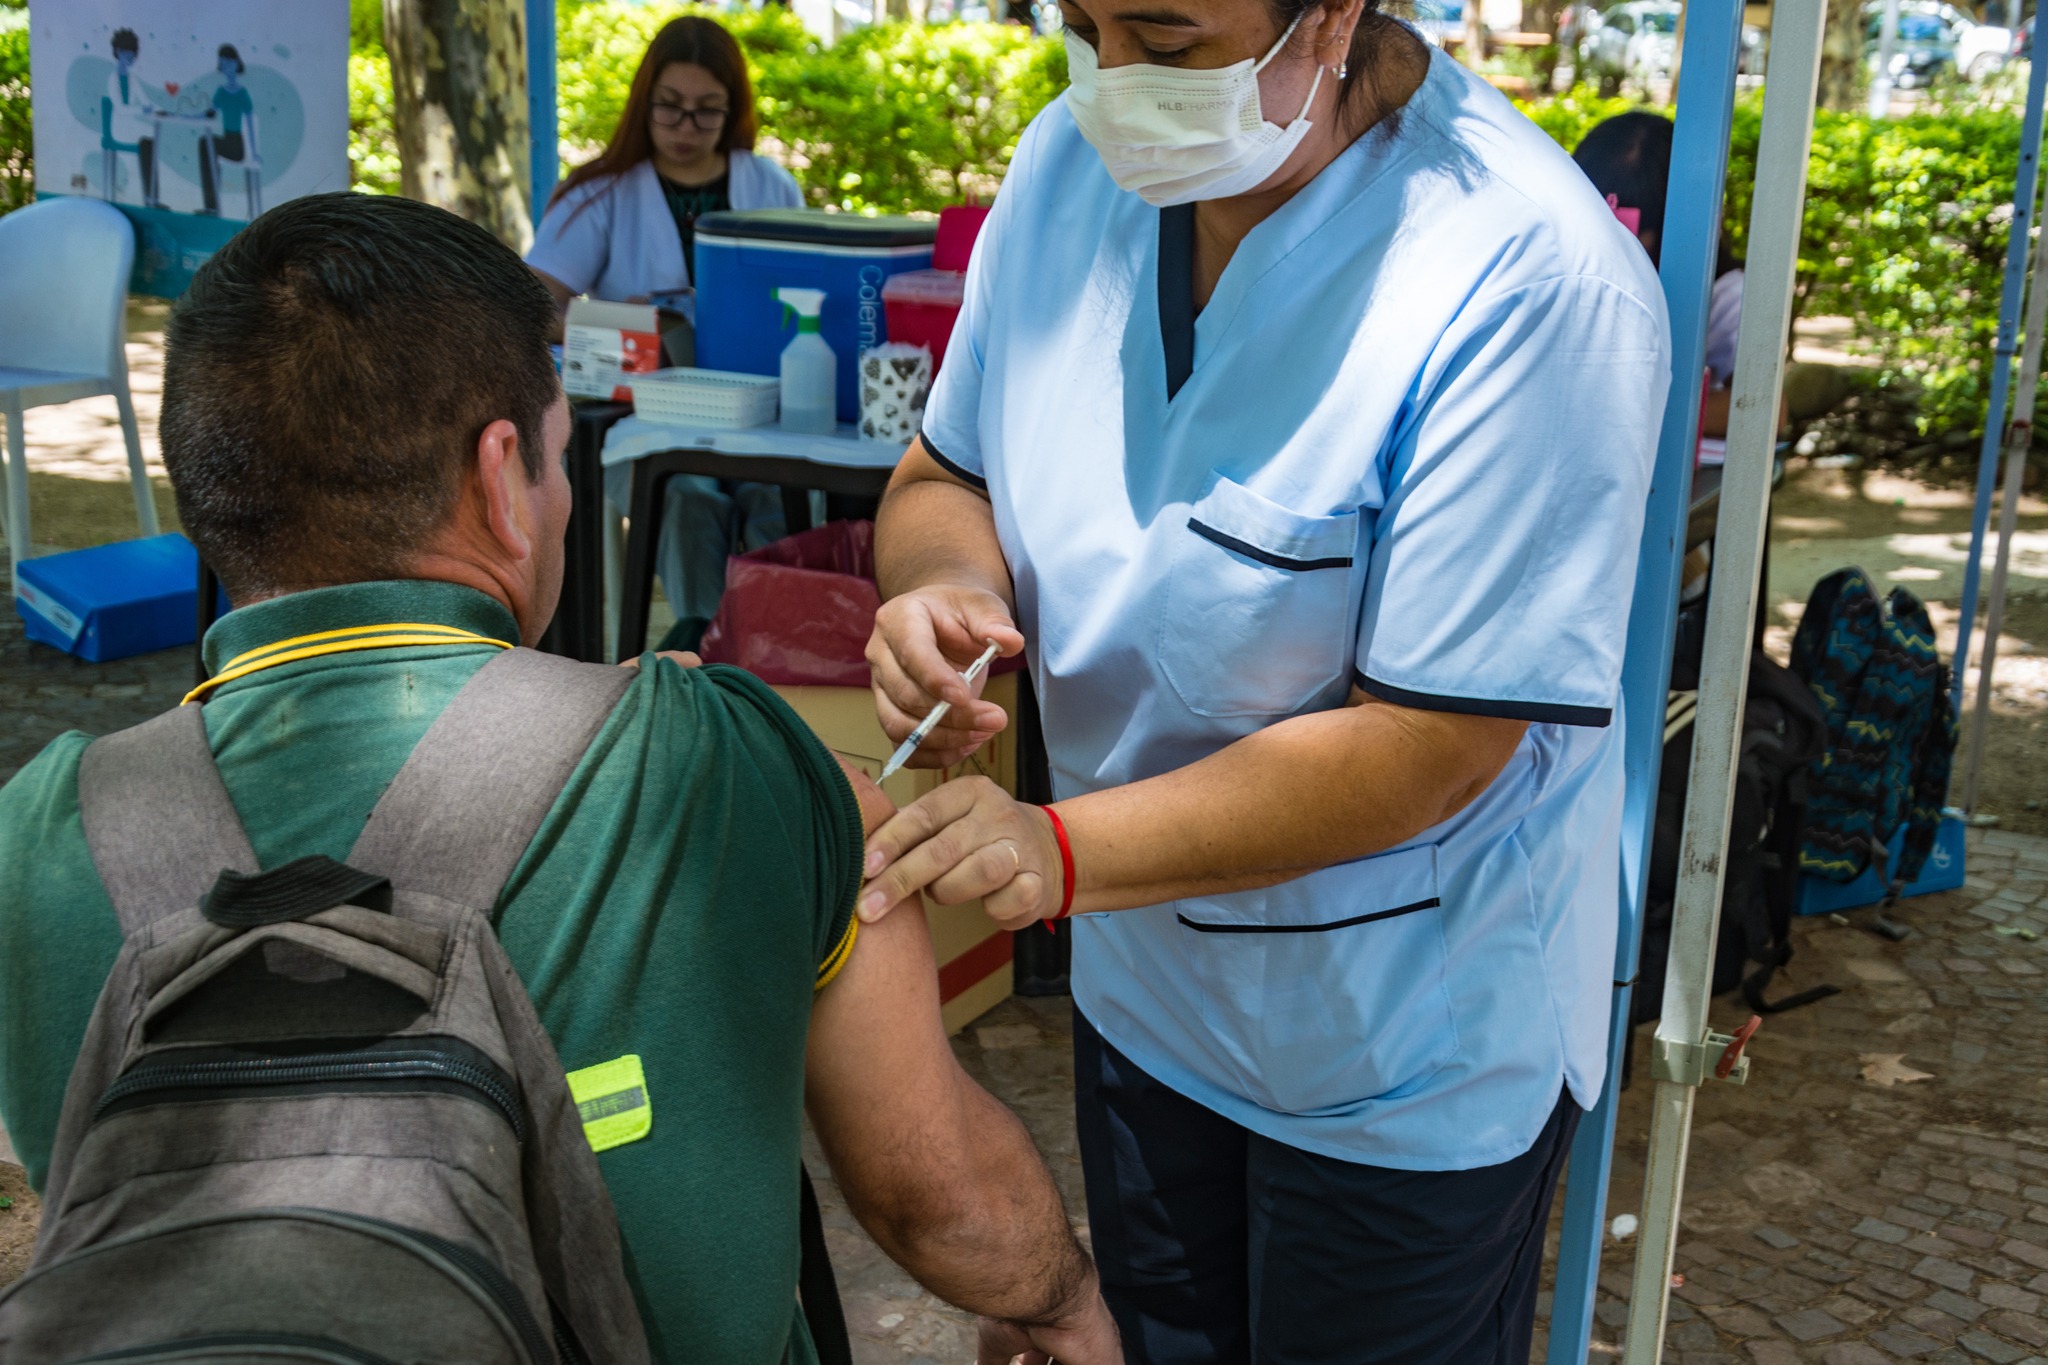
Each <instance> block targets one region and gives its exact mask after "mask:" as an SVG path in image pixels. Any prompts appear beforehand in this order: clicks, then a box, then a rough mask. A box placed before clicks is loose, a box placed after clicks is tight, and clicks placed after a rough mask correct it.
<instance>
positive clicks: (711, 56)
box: [526, 16, 803, 653]
mask: <svg viewBox="0 0 2048 1365" xmlns="http://www.w3.org/2000/svg"><path fill="white" fill-rule="evenodd" d="M754 132H755V122H754V87H753V84H752V82H750V81H749V80H748V79H747V63H746V58H745V57H744V56H743V55H742V54H741V52H740V45H739V44H738V43H737V42H735V41H733V36H732V35H731V34H730V33H728V32H726V31H725V30H724V29H723V28H721V27H719V25H718V24H717V23H715V22H713V21H712V20H710V19H704V18H698V17H695V16H691V17H687V18H682V19H677V20H674V21H673V22H671V23H669V24H667V25H664V26H663V28H662V30H661V32H659V33H657V34H655V35H654V41H653V42H652V43H651V44H649V45H648V48H647V55H646V56H645V57H643V58H642V59H641V61H640V69H639V71H638V72H636V73H635V74H634V76H633V88H632V90H631V92H630V93H628V95H627V96H626V111H625V113H624V114H622V115H621V116H620V118H619V126H618V127H617V128H616V129H614V130H613V131H612V140H611V142H610V143H609V144H607V145H606V147H605V149H604V151H603V152H602V153H601V154H599V155H598V157H597V158H596V159H595V160H592V161H590V162H588V163H587V164H585V165H583V166H580V167H578V168H577V169H576V171H575V172H574V173H573V174H571V175H570V176H569V178H568V179H566V180H564V181H563V182H562V185H561V187H560V188H559V189H557V190H556V191H555V196H554V199H553V200H552V201H551V202H550V203H549V205H548V211H547V214H546V216H545V217H543V218H542V219H541V223H540V228H539V230H538V231H536V232H535V233H534V241H533V249H532V250H531V251H529V252H527V253H526V263H527V265H529V266H531V267H532V268H533V272H534V273H535V274H536V275H539V276H540V279H541V283H542V284H545V285H546V286H547V287H548V291H549V292H550V293H552V294H553V295H554V296H555V301H556V303H557V305H558V306H560V307H561V308H563V309H565V310H566V309H567V308H568V306H569V300H570V299H572V298H574V297H575V296H576V295H578V294H588V295H590V296H591V297H592V298H597V299H611V300H616V301H621V302H628V303H642V302H646V301H649V300H653V301H655V302H666V301H667V300H668V298H669V296H672V295H676V294H679V293H681V292H682V291H684V290H687V289H689V288H691V287H692V286H693V285H694V283H695V279H696V260H695V256H696V250H695V248H696V227H697V220H698V219H699V218H701V217H702V216H703V215H705V214H707V213H716V212H719V211H721V210H724V209H779V208H801V207H802V206H803V192H802V191H801V190H799V189H798V188H797V184H796V181H795V180H794V179H792V178H791V176H790V174H789V172H788V171H786V170H784V169H783V168H782V167H780V166H778V165H776V164H775V163H774V162H772V161H770V160H768V159H767V158H766V157H762V156H756V155H755V154H754V153H753V151H752V148H753V145H754ZM558 335H559V334H558ZM678 359H680V360H681V362H682V363H684V364H687V363H689V361H688V357H687V356H684V357H678ZM629 468H630V467H629V466H626V465H619V466H616V467H615V468H614V469H613V470H612V471H611V477H610V478H609V479H608V480H607V483H606V493H607V494H608V496H609V497H610V500H611V501H612V503H613V505H614V506H624V505H625V500H626V496H627V488H628V486H629V481H630V478H631V475H630V473H629ZM784 528H785V522H784V520H783V515H782V499H781V494H780V492H779V490H777V489H776V488H775V487H773V486H772V485H768V484H754V483H735V482H731V481H724V482H721V481H719V480H715V479H704V478H678V479H674V480H671V481H670V483H669V486H668V498H667V502H666V505H665V506H664V508H663V514H662V531H661V539H660V548H659V551H658V554H657V563H656V569H657V571H658V573H659V575H660V578H661V586H662V591H663V593H664V594H666V596H667V598H668V602H669V606H670V608H671V609H672V610H673V611H674V612H675V615H676V628H675V629H674V630H672V631H671V632H669V634H668V636H667V638H666V639H664V640H663V641H662V647H663V648H664V649H670V648H674V649H694V648H696V645H697V641H698V640H699V639H701V638H702V636H703V634H704V628H705V627H706V626H708V625H709V624H710V623H711V617H712V616H713V615H714V614H715V613H716V612H717V610H718V598H719V594H720V593H722V592H723V591H724V589H725V560H726V554H727V552H728V550H732V549H758V548H759V547H760V546H763V545H766V544H767V543H768V542H769V541H771V540H775V539H778V538H780V537H781V536H782V534H783V532H784ZM638 644H639V642H638V641H633V642H621V648H622V650H630V651H631V652H636V653H637V652H638Z"/></svg>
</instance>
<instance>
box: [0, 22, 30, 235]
mask: <svg viewBox="0 0 2048 1365" xmlns="http://www.w3.org/2000/svg"><path fill="white" fill-rule="evenodd" d="M34 148H35V126H34V122H33V120H32V119H31V118H30V117H29V102H28V25H27V24H17V25H14V26H12V27H8V28H0V213H12V212H13V211H14V210H16V209H18V208H20V207H21V206H22V205H24V204H26V203H28V202H29V200H31V199H33V198H35V176H36V162H35V150H34Z"/></svg>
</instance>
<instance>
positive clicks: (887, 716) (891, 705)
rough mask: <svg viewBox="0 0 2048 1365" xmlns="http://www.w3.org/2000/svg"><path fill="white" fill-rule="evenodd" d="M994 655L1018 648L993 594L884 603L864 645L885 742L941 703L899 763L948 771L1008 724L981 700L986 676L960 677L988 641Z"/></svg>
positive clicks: (945, 593)
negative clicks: (912, 749) (934, 721)
mask: <svg viewBox="0 0 2048 1365" xmlns="http://www.w3.org/2000/svg"><path fill="white" fill-rule="evenodd" d="M991 644H993V645H994V646H995V647H996V655H995V657H997V658H1009V657H1011V656H1014V655H1016V654H1018V653H1021V652H1022V651H1023V648H1024V636H1023V635H1022V633H1021V632H1019V631H1018V629H1017V627H1016V625H1015V624H1014V622H1013V620H1012V618H1011V615H1010V607H1009V604H1008V603H1007V602H1005V601H1004V600H1003V599H1002V598H1000V597H998V596H996V595H995V594H993V593H988V592H981V591H978V590H976V589H973V588H967V587H955V588H947V589H944V590H942V591H939V592H933V591H930V590H926V591H923V592H919V593H917V594H915V595H912V596H908V597H904V598H899V599H896V600H893V601H889V602H885V603H884V604H883V605H882V609H881V610H880V611H879V612H878V613H876V617H875V633H874V636H873V638H871V639H870V640H869V642H868V650H867V656H868V663H869V664H870V666H871V667H872V668H873V670H874V692H875V710H876V713H877V715H878V716H879V717H880V719H881V722H882V729H883V730H884V731H885V732H886V733H887V734H888V736H889V739H890V742H891V743H893V744H897V745H901V744H902V743H903V741H904V740H905V739H906V738H908V737H909V735H910V734H911V733H912V732H913V731H915V730H917V729H918V728H919V726H921V725H924V724H925V723H926V722H927V721H929V720H930V718H931V715H932V713H933V711H935V710H936V709H937V708H938V707H940V706H941V705H943V706H945V707H946V710H945V712H944V713H943V714H942V715H941V717H940V719H939V721H938V723H937V724H936V725H934V726H932V727H931V728H930V729H929V730H928V731H927V733H926V734H925V736H924V737H923V738H921V739H920V740H919V742H918V744H917V746H916V751H915V752H914V753H913V754H912V755H911V757H910V758H909V760H908V761H907V763H906V764H905V765H904V766H906V767H911V768H947V767H952V766H953V765H954V764H957V763H960V762H962V761H963V760H965V759H966V758H967V757H968V755H970V754H972V753H973V752H974V751H975V750H977V749H979V748H980V747H981V746H982V745H983V744H985V743H987V742H988V740H989V738H990V736H992V735H995V734H997V733H999V732H1001V731H1002V730H1003V729H1004V728H1006V727H1007V726H1008V725H1009V723H1010V718H1009V716H1008V715H1007V714H1006V713H1005V712H1004V711H1003V708H1002V707H1000V706H998V705H996V704H995V703H994V702H990V701H983V700H981V699H980V693H981V681H982V677H983V676H985V675H976V676H971V677H970V676H964V675H965V674H966V673H967V670H968V667H969V665H970V664H971V663H972V662H973V661H974V660H975V658H976V656H978V655H980V654H982V653H983V652H984V651H985V650H986V649H987V647H988V646H989V645H991Z"/></svg>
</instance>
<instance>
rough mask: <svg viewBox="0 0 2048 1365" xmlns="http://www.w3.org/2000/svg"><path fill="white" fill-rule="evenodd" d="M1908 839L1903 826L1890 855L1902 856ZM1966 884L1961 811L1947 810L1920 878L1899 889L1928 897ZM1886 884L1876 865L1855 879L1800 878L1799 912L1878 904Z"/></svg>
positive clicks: (1855, 907) (1900, 893) (1912, 894)
mask: <svg viewBox="0 0 2048 1365" xmlns="http://www.w3.org/2000/svg"><path fill="white" fill-rule="evenodd" d="M1905 841H1906V827H1905V826H1904V825H1900V826H1899V828H1898V831H1897V832H1896V833H1894V834H1893V835H1892V842H1891V856H1892V857H1893V858H1896V857H1898V856H1899V846H1900V845H1901V844H1903V843H1904V842H1905ZM1962 884H1963V817H1962V813H1961V812H1960V811H1955V810H1945V811H1943V812H1942V813H1941V825H1940V826H1939V827H1938V828H1937V829H1936V830H1935V831H1934V847H1933V848H1931V849H1929V850H1928V851H1927V861H1926V862H1925V863H1924V864H1922V865H1921V868H1920V878H1919V880H1918V881H1914V882H1909V883H1907V885H1906V888H1905V889H1904V890H1903V891H1901V892H1899V895H1900V896H1901V897H1905V896H1926V895H1931V894H1932V893H1934V892H1936V891H1953V890H1955V889H1956V888H1957V887H1959V886H1961V885H1962ZM1884 890H1885V883H1884V881H1883V879H1882V878H1881V877H1880V876H1879V874H1878V870H1877V867H1876V865H1875V864H1872V865H1871V866H1869V867H1866V868H1864V869H1863V875H1862V876H1860V877H1858V878H1856V880H1855V881H1852V882H1830V881H1824V880H1822V879H1821V878H1819V877H1801V878H1800V879H1799V913H1800V914H1802V915H1825V914H1828V913H1830V912H1832V911H1836V910H1854V909H1857V908H1858V907H1860V906H1865V905H1875V904H1877V903H1878V902H1879V901H1881V900H1883V899H1884Z"/></svg>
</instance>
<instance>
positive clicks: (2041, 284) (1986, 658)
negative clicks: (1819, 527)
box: [1963, 232, 2048, 814]
mask: <svg viewBox="0 0 2048 1365" xmlns="http://www.w3.org/2000/svg"><path fill="white" fill-rule="evenodd" d="M2044 323H2048V232H2044V233H2042V234H2041V237H2040V240H2038V241H2037V242H2035V243H2034V269H2033V282H2032V284H2031V285H2030V286H2029V289H2028V294H2027V324H2026V338H2027V339H2026V344H2025V346H2024V347H2023V348H2022V350H2021V352H2020V379H2019V387H2018V388H2017V389H2016V390H2014V392H2013V398H2012V421H2011V423H2010V424H2008V425H2007V427H2006V434H2005V491H2004V493H2003V495H2002V496H2003V499H2004V501H2003V502H2002V503H2000V505H1999V508H1998V558H1997V560H1996V561H1995V562H1994V563H1993V565H1992V568H1991V606H1990V609H1989V610H1988V611H1987V612H1986V613H1985V617H1984V643H1983V644H1982V645H1981V646H1979V650H1980V652H1979V655H1978V660H1977V709H1976V710H1975V711H1974V712H1973V713H1972V714H1971V716H1970V745H1969V759H1968V761H1967V762H1966V763H1965V765H1964V770H1963V772H1964V776H1963V810H1964V812H1965V813H1967V814H1974V813H1975V812H1976V809H1977V792H1978V782H1979V780H1980V779H1981V778H1982V777H1983V775H1984V732H1985V730H1986V729H1988V728H1989V726H1990V722H1991V675H1992V672H1993V670H1995V669H1996V668H1997V667H1998V632H1999V631H2000V630H2002V629H2004V627H2005V580H2006V571H2007V570H2008V569H2009V568H2010V567H2011V566H2012V535H2013V530H2014V529H2015V526H2016V525H2017V522H2018V519H2019V511H2020V484H2021V482H2022V481H2023V480H2024V478H2025V476H2026V472H2027V449H2028V447H2030V446H2032V445H2033V443H2034V406H2035V397H2036V394H2037V393H2038V391H2039V389H2040V386H2041V329H2042V325H2043V324H2044Z"/></svg>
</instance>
